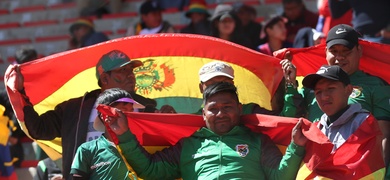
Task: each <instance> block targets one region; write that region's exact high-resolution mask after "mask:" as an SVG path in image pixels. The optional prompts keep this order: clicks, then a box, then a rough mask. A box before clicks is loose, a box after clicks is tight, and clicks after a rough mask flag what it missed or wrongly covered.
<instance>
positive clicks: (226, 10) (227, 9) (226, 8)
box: [210, 4, 233, 21]
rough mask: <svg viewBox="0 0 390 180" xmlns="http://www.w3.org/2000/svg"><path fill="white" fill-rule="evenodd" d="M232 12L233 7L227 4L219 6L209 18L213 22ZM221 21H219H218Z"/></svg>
mask: <svg viewBox="0 0 390 180" xmlns="http://www.w3.org/2000/svg"><path fill="white" fill-rule="evenodd" d="M231 11H233V6H231V5H229V4H219V5H218V6H217V7H216V8H215V10H214V14H213V16H211V18H210V20H212V21H213V20H215V19H217V18H220V17H221V16H222V15H224V14H228V13H229V12H231ZM220 20H221V19H220Z"/></svg>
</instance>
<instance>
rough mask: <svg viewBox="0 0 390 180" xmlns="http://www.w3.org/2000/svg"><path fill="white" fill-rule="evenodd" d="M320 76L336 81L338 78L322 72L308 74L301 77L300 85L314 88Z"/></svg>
mask: <svg viewBox="0 0 390 180" xmlns="http://www.w3.org/2000/svg"><path fill="white" fill-rule="evenodd" d="M322 78H326V79H330V80H335V81H338V79H336V78H334V77H330V76H326V75H323V74H309V75H307V76H306V77H305V78H303V80H302V85H303V86H304V87H306V88H310V89H314V88H315V86H316V84H317V82H318V81H319V80H320V79H322Z"/></svg>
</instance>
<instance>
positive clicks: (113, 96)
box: [96, 88, 133, 105]
mask: <svg viewBox="0 0 390 180" xmlns="http://www.w3.org/2000/svg"><path fill="white" fill-rule="evenodd" d="M124 97H128V98H131V99H133V98H132V97H131V95H130V93H128V92H127V91H125V90H123V89H120V88H111V89H106V90H105V91H103V92H102V93H101V94H100V95H99V97H98V98H97V100H96V103H97V104H105V105H109V104H110V103H112V102H114V101H116V100H118V99H120V98H124Z"/></svg>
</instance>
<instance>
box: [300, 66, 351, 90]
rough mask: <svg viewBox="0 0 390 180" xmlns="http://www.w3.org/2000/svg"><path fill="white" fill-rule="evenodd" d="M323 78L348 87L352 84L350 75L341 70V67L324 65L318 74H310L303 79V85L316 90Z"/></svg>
mask: <svg viewBox="0 0 390 180" xmlns="http://www.w3.org/2000/svg"><path fill="white" fill-rule="evenodd" d="M322 78H326V79H330V80H335V81H340V82H342V83H344V84H345V85H348V84H350V83H351V82H350V80H349V76H348V74H347V73H346V72H345V71H344V70H343V69H341V68H340V66H337V65H333V66H328V65H324V66H321V68H320V69H319V70H318V71H317V73H315V74H309V75H307V76H306V77H305V78H303V80H302V84H303V86H305V87H307V88H310V89H314V87H315V86H316V84H317V82H318V81H319V80H320V79H322Z"/></svg>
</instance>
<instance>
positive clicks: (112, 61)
mask: <svg viewBox="0 0 390 180" xmlns="http://www.w3.org/2000/svg"><path fill="white" fill-rule="evenodd" d="M127 64H132V65H133V67H138V66H142V62H141V61H140V60H130V58H129V57H128V56H127V55H126V54H125V53H123V52H122V51H119V50H113V51H110V52H108V53H107V54H104V55H103V56H102V57H101V58H100V60H99V62H98V63H97V64H96V77H97V79H99V78H100V75H101V74H102V73H104V72H108V71H111V70H114V69H117V68H120V67H123V66H125V65H127Z"/></svg>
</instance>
